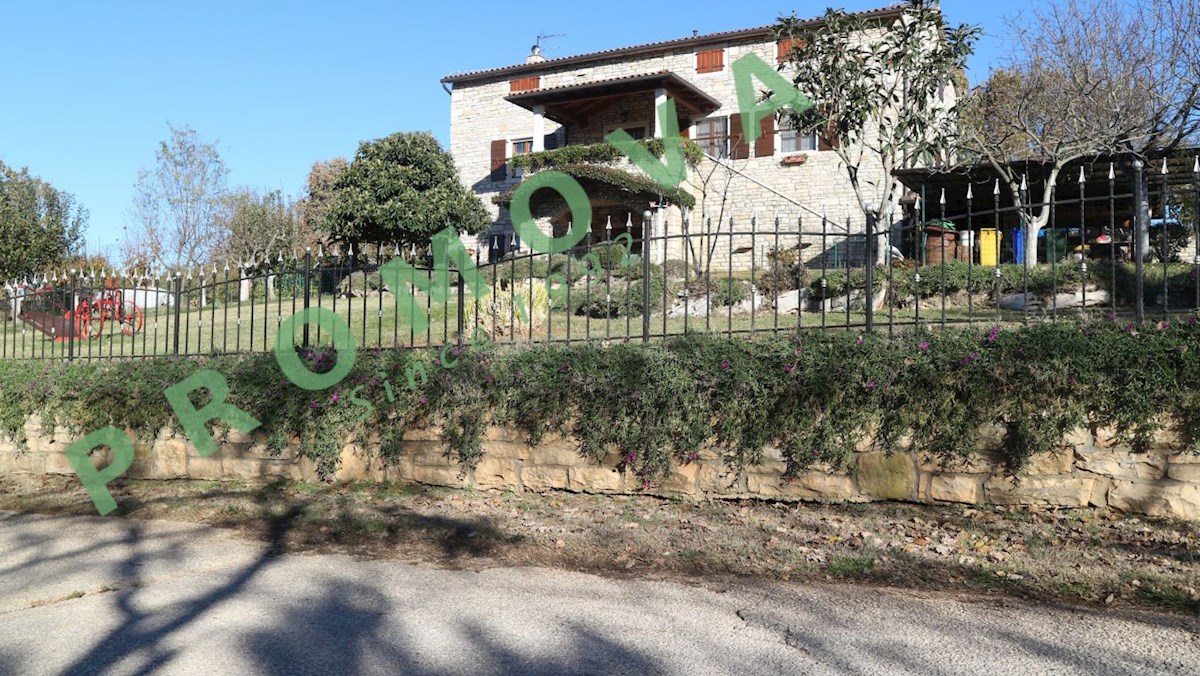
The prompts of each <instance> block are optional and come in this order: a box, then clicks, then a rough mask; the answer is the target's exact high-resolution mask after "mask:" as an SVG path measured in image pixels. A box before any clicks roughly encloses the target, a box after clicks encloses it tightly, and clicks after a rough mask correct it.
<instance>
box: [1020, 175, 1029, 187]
mask: <svg viewBox="0 0 1200 676" xmlns="http://www.w3.org/2000/svg"><path fill="white" fill-rule="evenodd" d="M1021 190H1029V174H1021Z"/></svg>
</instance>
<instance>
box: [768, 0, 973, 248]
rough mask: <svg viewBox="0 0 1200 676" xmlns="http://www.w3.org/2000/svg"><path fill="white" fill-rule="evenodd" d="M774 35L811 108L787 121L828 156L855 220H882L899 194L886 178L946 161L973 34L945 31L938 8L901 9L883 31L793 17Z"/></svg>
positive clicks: (930, 4)
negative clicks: (849, 196)
mask: <svg viewBox="0 0 1200 676" xmlns="http://www.w3.org/2000/svg"><path fill="white" fill-rule="evenodd" d="M775 32H776V35H777V36H778V37H780V38H790V39H792V40H794V41H795V42H794V43H793V44H794V48H793V50H792V51H791V53H790V54H789V56H788V57H787V59H786V61H785V63H784V64H783V65H782V66H781V69H782V70H783V72H785V73H792V74H793V84H794V85H795V86H796V88H797V89H799V90H800V91H801V92H803V93H804V94H805V95H806V96H808V97H809V99H810V100H811V101H812V103H813V106H812V107H811V108H808V109H806V110H804V111H802V112H797V111H795V110H791V109H789V111H788V112H787V113H786V119H788V120H789V121H790V122H791V124H792V125H793V126H794V127H795V128H797V129H799V130H801V131H808V132H813V131H815V132H816V133H817V134H818V135H819V136H820V137H821V139H822V141H823V142H824V143H825V144H826V145H828V146H830V148H831V149H832V150H833V151H834V152H836V153H837V156H838V158H839V159H840V160H841V163H842V166H843V168H844V169H845V171H846V174H847V177H848V178H849V181H850V185H851V187H852V188H853V189H854V194H855V197H856V198H857V201H858V205H859V207H860V209H861V211H862V213H863V215H864V217H865V218H867V219H872V220H878V219H880V218H885V217H886V216H887V215H888V214H889V213H890V211H891V209H892V207H893V205H895V203H896V200H897V199H898V198H899V195H900V191H901V185H900V182H899V181H897V180H896V179H894V178H893V174H892V172H893V171H895V170H897V169H903V168H907V167H912V166H919V165H926V166H928V165H930V164H933V163H935V162H938V161H941V160H944V159H945V153H946V150H947V148H949V147H950V146H951V142H952V140H953V138H954V133H955V119H956V99H955V91H954V83H955V81H956V79H957V78H959V77H961V75H960V74H961V72H962V70H963V68H965V66H966V59H967V57H968V56H970V54H971V53H972V50H973V45H974V43H975V40H976V39H977V38H978V36H979V34H980V29H979V28H977V27H974V26H969V25H965V24H963V25H959V26H954V27H951V26H948V25H947V24H946V22H945V20H944V19H943V17H942V14H941V11H940V10H939V9H938V3H937V2H934V1H932V0H909V2H908V3H907V5H906V7H905V8H904V10H903V16H902V17H900V18H898V19H896V20H894V21H893V22H891V23H890V24H881V23H880V21H879V20H878V19H867V18H863V17H862V16H859V15H854V14H847V13H846V12H844V11H842V10H834V9H830V10H827V11H826V13H825V16H824V18H823V19H822V21H821V23H820V24H818V25H816V27H808V26H806V25H805V22H802V21H800V20H799V19H797V18H796V16H795V15H792V16H791V17H785V18H781V19H780V20H779V23H778V24H777V25H776V27H775ZM876 177H882V180H877V179H876ZM880 244H881V245H882V242H880Z"/></svg>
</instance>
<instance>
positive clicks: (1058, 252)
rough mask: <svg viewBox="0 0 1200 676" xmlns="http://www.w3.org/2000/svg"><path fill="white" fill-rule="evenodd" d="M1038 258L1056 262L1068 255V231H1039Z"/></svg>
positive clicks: (1047, 261) (1043, 260)
mask: <svg viewBox="0 0 1200 676" xmlns="http://www.w3.org/2000/svg"><path fill="white" fill-rule="evenodd" d="M1038 239H1039V240H1041V241H1039V242H1038V249H1039V251H1038V259H1039V260H1041V262H1043V263H1055V262H1058V261H1061V260H1063V259H1065V258H1066V257H1067V253H1068V250H1069V247H1068V246H1067V233H1066V231H1065V230H1056V231H1054V232H1051V231H1049V230H1042V231H1041V232H1039V233H1038Z"/></svg>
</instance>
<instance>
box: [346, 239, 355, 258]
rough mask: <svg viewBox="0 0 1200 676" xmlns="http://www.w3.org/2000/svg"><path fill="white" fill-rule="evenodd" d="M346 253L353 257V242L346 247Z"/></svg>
mask: <svg viewBox="0 0 1200 676" xmlns="http://www.w3.org/2000/svg"><path fill="white" fill-rule="evenodd" d="M346 255H347V256H349V257H351V258H354V242H351V243H350V246H348V247H346Z"/></svg>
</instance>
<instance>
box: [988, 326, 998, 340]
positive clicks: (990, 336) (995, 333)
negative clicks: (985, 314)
mask: <svg viewBox="0 0 1200 676" xmlns="http://www.w3.org/2000/svg"><path fill="white" fill-rule="evenodd" d="M999 337H1000V327H999V326H993V327H992V330H991V331H988V334H987V338H986V340H987V342H988V343H994V342H996V339H997V338H999Z"/></svg>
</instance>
